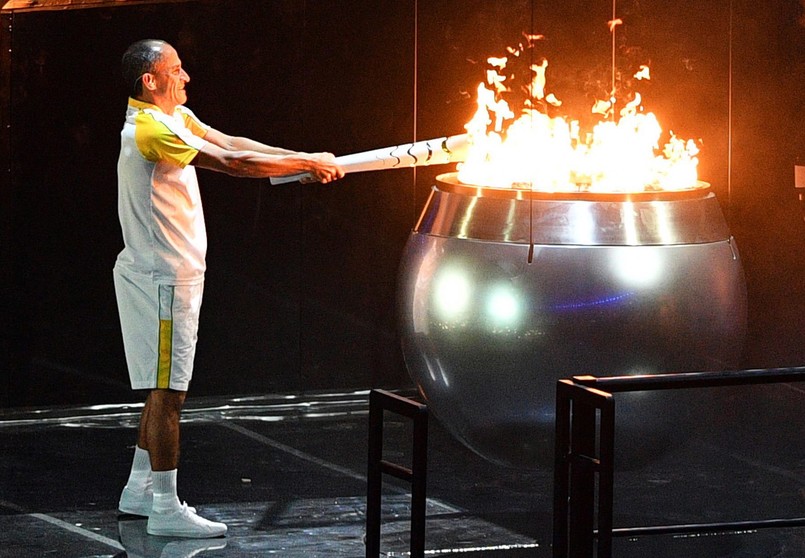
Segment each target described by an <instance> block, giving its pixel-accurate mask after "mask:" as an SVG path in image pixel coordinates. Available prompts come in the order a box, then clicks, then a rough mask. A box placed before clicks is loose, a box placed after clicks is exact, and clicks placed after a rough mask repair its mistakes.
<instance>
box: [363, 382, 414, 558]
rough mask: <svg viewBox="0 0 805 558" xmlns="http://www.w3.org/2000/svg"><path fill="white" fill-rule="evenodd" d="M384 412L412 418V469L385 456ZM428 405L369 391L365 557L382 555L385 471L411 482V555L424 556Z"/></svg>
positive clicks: (391, 394)
mask: <svg viewBox="0 0 805 558" xmlns="http://www.w3.org/2000/svg"><path fill="white" fill-rule="evenodd" d="M385 411H390V412H392V413H395V414H397V415H401V416H404V417H406V418H409V419H411V420H412V421H413V426H414V428H413V436H412V437H413V453H412V457H411V468H407V467H404V466H403V465H399V464H397V463H391V462H389V461H386V460H384V459H383V425H384V417H385ZM427 453H428V407H427V405H425V404H423V403H418V402H416V401H413V400H412V399H408V398H407V397H402V396H400V395H397V394H394V393H391V392H389V391H385V390H381V389H373V390H372V391H370V392H369V459H368V461H369V470H368V475H367V485H368V486H367V499H366V558H378V557H379V556H380V520H381V504H382V491H383V474H387V475H391V476H393V477H396V478H398V479H401V480H404V481H408V482H410V483H411V541H410V550H411V556H412V557H414V558H422V557H424V556H425V504H426V495H425V492H426V490H425V489H426V484H427V470H428V458H427Z"/></svg>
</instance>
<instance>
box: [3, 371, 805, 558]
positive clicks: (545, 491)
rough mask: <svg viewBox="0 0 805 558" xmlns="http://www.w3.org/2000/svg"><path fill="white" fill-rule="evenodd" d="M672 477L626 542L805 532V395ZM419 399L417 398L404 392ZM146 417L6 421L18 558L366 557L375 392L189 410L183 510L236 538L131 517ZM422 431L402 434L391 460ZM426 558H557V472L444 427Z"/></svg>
mask: <svg viewBox="0 0 805 558" xmlns="http://www.w3.org/2000/svg"><path fill="white" fill-rule="evenodd" d="M729 389H730V390H731V391H730V392H729V395H728V396H725V395H724V394H723V393H722V394H720V395H719V398H718V399H717V400H715V399H714V402H713V405H712V407H711V408H710V409H709V411H708V413H707V415H708V416H706V417H701V419H700V420H699V421H698V423H697V425H696V426H695V428H693V429H692V430H691V432H690V433H689V434H685V441H684V443H680V444H676V445H674V446H673V447H668V448H667V450H666V451H664V452H662V453H661V454H659V455H657V456H656V459H654V460H652V461H651V462H649V463H647V464H644V465H642V466H640V467H636V468H633V469H631V470H624V471H620V472H618V473H617V474H616V479H615V525H616V527H623V526H637V525H659V524H680V523H686V524H687V523H712V522H722V521H739V520H760V519H778V518H779V519H788V518H796V517H804V516H805V436H803V434H805V421H804V420H803V417H802V409H803V408H805V386H803V385H798V384H784V385H774V386H761V387H754V388H729ZM403 393H404V394H407V395H410V394H411V392H408V393H406V392H403ZM139 409H140V407H138V406H137V405H131V404H127V405H104V406H97V407H69V408H45V409H39V410H30V409H28V410H26V409H11V410H4V411H0V450H2V458H0V557H3V558H5V557H8V558H12V557H13V558H29V557H30V558H33V557H36V558H40V557H43V556H57V557H59V558H79V557H115V558H122V557H130V558H135V557H137V558H140V557H143V558H146V557H147V558H151V557H154V558H156V557H163V558H166V557H174V558H176V557H186V558H189V557H191V556H192V557H195V556H204V557H209V558H213V557H227V558H233V557H246V556H282V557H285V558H295V557H299V558H301V557H305V558H313V557H333V556H350V557H362V556H365V547H364V542H363V536H364V530H365V510H366V468H367V465H366V463H367V460H366V454H367V426H368V392H367V391H359V392H352V393H329V392H328V393H315V394H304V395H291V394H288V395H272V396H265V397H243V398H217V399H209V398H193V397H192V394H191V397H189V398H188V401H187V405H186V410H185V413H184V419H183V431H182V436H183V438H182V463H181V467H180V471H179V496H180V498H182V499H183V500H186V501H187V502H188V503H189V504H190V505H193V506H195V507H196V508H198V510H199V512H200V513H201V514H202V515H205V516H207V517H209V518H211V519H216V520H220V521H224V522H226V523H227V524H228V525H229V533H228V535H227V536H226V538H220V539H211V540H203V541H197V540H182V539H166V538H162V537H153V536H149V535H147V534H146V533H145V520H144V519H142V518H137V517H133V516H121V515H119V514H118V512H117V510H116V507H117V499H118V497H119V493H120V489H121V488H122V486H123V483H124V482H125V480H126V476H127V474H128V469H129V464H130V459H131V452H132V445H133V443H134V440H135V433H136V421H137V418H138V413H139ZM409 435H410V429H409V427H408V425H407V424H406V422H405V421H404V420H402V419H397V418H395V417H394V416H392V415H389V416H388V417H387V427H386V446H385V457H386V458H387V459H394V460H400V461H401V462H403V463H405V462H407V461H408V460H409V459H410V449H409V448H408V447H407V446H408V445H409V443H410V442H408V440H409ZM428 467H429V471H428V505H427V536H426V548H427V552H426V555H431V556H466V557H473V556H479V557H480V556H489V557H491V558H496V557H500V558H508V557H518V558H519V557H525V556H529V557H549V556H551V544H550V541H551V501H552V471H551V469H550V467H545V468H543V469H540V470H518V469H511V468H505V467H500V466H496V465H493V464H491V463H489V462H487V461H486V460H484V459H482V458H480V457H478V456H476V455H475V454H473V453H472V452H470V451H469V450H467V449H466V448H465V447H464V446H463V445H461V444H460V443H458V442H456V441H455V440H454V439H453V438H452V437H451V436H450V435H449V434H448V433H447V432H446V431H445V430H444V428H443V427H442V426H441V425H440V424H439V423H438V422H437V421H436V420H435V419H433V420H431V423H430V439H429V455H428ZM409 492H410V489H409V488H408V486H407V485H406V484H405V483H403V482H401V481H397V480H395V479H389V478H387V479H386V482H385V484H384V496H383V529H382V532H383V535H382V555H383V556H407V555H408V528H409V518H410V513H409ZM615 555H616V556H617V557H619V558H646V557H649V556H650V557H652V558H663V557H668V558H680V557H684V558H688V557H703V558H720V557H724V558H726V557H730V558H736V557H740V558H761V557H775V558H802V557H803V556H805V528H787V529H760V530H747V531H742V532H712V533H705V534H698V535H695V536H683V535H675V536H671V535H663V536H641V537H632V538H618V539H616V541H615Z"/></svg>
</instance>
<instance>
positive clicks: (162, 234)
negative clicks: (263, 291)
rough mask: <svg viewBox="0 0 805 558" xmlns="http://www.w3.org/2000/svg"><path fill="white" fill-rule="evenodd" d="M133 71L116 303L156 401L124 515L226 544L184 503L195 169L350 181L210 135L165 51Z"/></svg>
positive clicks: (172, 54) (140, 45)
mask: <svg viewBox="0 0 805 558" xmlns="http://www.w3.org/2000/svg"><path fill="white" fill-rule="evenodd" d="M122 66H123V77H124V79H125V81H126V83H127V84H128V86H130V87H132V93H131V97H130V98H129V104H128V110H127V112H126V121H125V124H124V126H123V131H122V132H121V149H120V157H119V159H118V167H117V168H118V211H119V217H120V224H121V228H122V232H123V240H124V244H125V247H124V249H123V251H122V252H121V253H120V255H119V256H118V258H117V262H116V263H115V268H114V279H115V293H116V296H117V301H118V309H119V313H120V323H121V329H122V333H123V341H124V347H125V351H126V362H127V365H128V369H129V375H130V378H131V385H132V388H133V389H135V390H148V396H147V398H146V400H145V406H144V408H143V411H142V415H141V417H140V429H139V436H138V440H137V446H136V448H135V454H134V459H133V462H132V468H131V472H130V475H129V479H128V481H127V483H126V486H125V488H124V489H123V492H122V494H121V497H120V504H119V509H120V511H121V512H124V513H132V514H137V515H143V516H147V517H148V524H147V532H148V533H149V534H152V535H166V536H179V537H193V538H207V537H218V536H222V535H224V534H225V533H226V530H227V527H226V525H224V524H223V523H218V522H215V521H209V520H207V519H204V518H202V517H200V516H199V515H198V514H196V510H195V509H194V508H192V507H189V506H188V505H187V504H186V503H181V502H180V500H179V498H178V496H177V491H176V474H177V469H178V464H179V417H180V413H181V409H182V405H183V403H184V400H185V395H186V393H187V389H188V386H189V383H190V379H191V375H192V370H193V358H194V355H195V348H196V338H197V330H198V315H199V309H200V306H201V299H202V291H203V285H204V271H205V266H206V264H205V254H206V248H207V237H206V231H205V225H204V215H203V212H202V206H201V199H200V196H199V189H198V183H197V180H196V173H195V169H194V166H200V167H204V168H207V169H212V170H214V171H219V172H225V173H227V174H230V175H233V176H244V177H270V176H282V175H287V174H295V173H299V172H306V173H309V174H310V175H311V176H312V177H313V179H315V180H318V181H320V182H324V183H326V182H331V181H333V180H336V179H338V178H341V177H342V176H343V174H344V172H343V169H342V168H341V167H339V166H338V165H337V164H335V163H334V157H333V156H332V154H329V153H314V154H307V153H299V152H294V151H288V150H285V149H279V148H275V147H270V146H268V145H264V144H262V143H259V142H256V141H253V140H250V139H247V138H242V137H233V136H228V135H226V134H223V133H221V132H219V131H218V130H215V129H213V128H210V127H208V126H206V125H205V124H203V123H202V122H201V121H199V120H198V118H196V116H195V115H194V114H193V113H192V112H191V111H190V110H189V109H188V108H186V107H184V103H185V102H186V101H187V92H186V90H185V86H186V85H187V82H189V81H190V77H189V76H188V75H187V72H185V70H184V69H183V68H182V63H181V60H180V59H179V55H178V53H177V52H176V50H175V49H174V48H173V47H172V46H170V45H169V44H168V43H166V42H164V41H160V40H143V41H138V42H136V43H134V44H132V45H131V46H130V47H129V48H128V49H127V50H126V52H125V54H124V55H123V61H122Z"/></svg>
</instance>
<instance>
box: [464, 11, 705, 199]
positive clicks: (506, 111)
mask: <svg viewBox="0 0 805 558" xmlns="http://www.w3.org/2000/svg"><path fill="white" fill-rule="evenodd" d="M621 23H622V22H621V21H620V20H614V21H611V22H609V25H610V27H613V28H614V26H615V25H620V24H621ZM525 36H526V38H527V39H528V40H529V43H530V42H531V41H532V40H537V39H542V38H543V36H542V35H525ZM523 48H524V47H523V45H519V48H518V49H513V48H510V49H508V52H509V54H510V55H511V56H520V55H521V54H522V52H523ZM507 62H508V60H507V58H505V57H501V58H490V59H489V60H488V63H489V65H490V67H491V68H492V69H491V70H489V71H488V74H487V79H486V83H485V84H484V83H481V84H479V85H478V89H477V110H476V112H475V114H474V116H473V117H472V119H471V120H470V121H469V122H468V123H467V124H466V125H465V128H466V129H467V132H468V134H469V138H470V148H469V152H468V155H467V158H466V160H465V161H464V162H463V163H461V164H460V165H459V167H458V170H459V172H458V178H459V180H460V181H461V182H464V183H466V184H473V185H477V186H484V187H495V188H528V189H530V190H535V191H547V192H575V191H579V190H582V191H590V192H643V191H647V190H684V189H692V188H697V187H701V183H699V182H698V175H697V165H698V157H697V155H698V153H699V148H698V146H697V145H696V142H695V141H693V140H684V139H681V138H679V137H677V136H676V135H675V134H673V132H671V133H670V139H669V140H668V141H667V143H665V144H664V145H663V146H662V148H660V140H661V138H662V136H663V129H662V127H661V126H660V123H659V121H658V119H657V117H656V116H655V115H654V114H653V113H651V112H645V111H644V110H643V105H642V103H643V99H642V96H641V95H640V94H639V93H635V94H634V97H633V98H631V99H630V100H628V102H624V101H623V100H619V101H618V102H617V103H616V99H615V98H614V94H613V97H612V98H610V99H598V100H596V101H595V102H594V104H593V106H592V107H591V111H592V113H593V114H597V115H600V116H601V117H602V118H603V119H602V120H601V121H599V122H598V123H597V124H596V125H595V126H594V127H593V129H592V130H591V131H583V130H582V129H581V126H580V124H579V121H578V120H574V119H570V118H567V117H564V116H549V114H548V112H549V110H548V108H547V107H548V105H550V106H551V107H559V106H561V104H562V102H561V100H559V99H558V98H557V97H556V95H555V94H553V93H546V87H547V77H546V70H547V68H548V61H547V60H545V59H542V60H541V61H539V62H537V63H534V64H531V66H530V71H531V73H532V76H531V81H530V82H529V83H528V84H527V85H526V86H524V87H523V91H524V92H525V93H526V94H527V99H526V101H525V103H524V105H525V106H524V107H523V108H522V110H521V111H520V114H519V116H518V115H517V114H515V112H514V111H513V110H512V108H511V107H510V106H509V104H508V103H507V101H506V100H505V99H504V96H505V95H506V93H508V92H510V91H511V86H512V84H511V83H510V81H511V80H508V79H507V77H506V76H504V75H502V74H501V72H502V71H503V70H504V69H505V67H506V64H507ZM510 77H512V76H510ZM634 78H635V79H636V80H637V81H641V80H648V79H650V71H649V67H648V66H645V65H644V66H640V69H639V70H638V71H637V73H635V74H634ZM616 106H618V107H623V108H621V109H620V110H619V112H618V118H615V114H614V112H615V107H616ZM515 117H517V118H515Z"/></svg>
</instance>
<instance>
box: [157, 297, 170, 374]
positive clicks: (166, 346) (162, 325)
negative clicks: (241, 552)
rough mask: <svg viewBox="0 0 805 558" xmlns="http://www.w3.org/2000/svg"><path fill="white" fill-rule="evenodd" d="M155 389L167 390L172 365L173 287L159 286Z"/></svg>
mask: <svg viewBox="0 0 805 558" xmlns="http://www.w3.org/2000/svg"><path fill="white" fill-rule="evenodd" d="M157 358H158V362H157V389H169V388H170V382H171V366H172V364H173V287H172V286H169V285H160V286H159V354H158V357H157Z"/></svg>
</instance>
